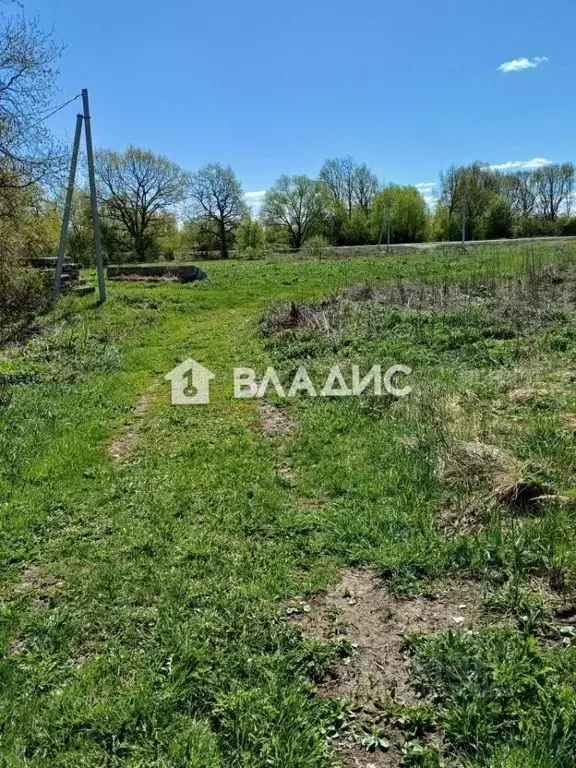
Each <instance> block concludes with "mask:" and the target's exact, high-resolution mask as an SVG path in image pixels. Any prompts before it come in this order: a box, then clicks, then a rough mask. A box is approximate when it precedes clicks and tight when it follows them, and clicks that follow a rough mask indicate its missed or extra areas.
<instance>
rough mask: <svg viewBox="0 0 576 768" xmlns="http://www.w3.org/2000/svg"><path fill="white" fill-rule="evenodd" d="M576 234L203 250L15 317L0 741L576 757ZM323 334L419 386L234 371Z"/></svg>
mask: <svg viewBox="0 0 576 768" xmlns="http://www.w3.org/2000/svg"><path fill="white" fill-rule="evenodd" d="M575 260H576V245H575V244H573V243H564V244H561V245H560V244H555V245H544V244H539V245H538V246H536V247H534V248H529V249H528V248H524V247H520V246H517V247H515V248H510V249H507V248H486V249H481V248H479V249H474V251H473V253H466V252H462V251H450V252H448V251H447V252H442V253H440V252H430V253H428V252H422V253H414V254H410V255H405V256H404V255H402V256H400V255H393V256H390V257H388V258H387V257H384V256H383V257H380V258H378V259H374V258H372V259H366V258H352V259H344V260H342V259H341V260H337V261H336V260H334V261H331V260H327V261H321V262H313V261H298V260H295V259H290V258H288V259H285V260H276V261H262V262H258V261H255V262H246V263H244V262H233V261H231V262H229V263H223V262H214V263H210V264H209V265H207V267H206V271H207V272H208V275H209V280H207V281H206V282H205V283H198V284H192V285H177V284H153V285H146V284H143V283H111V284H110V285H109V301H108V303H107V304H106V305H104V306H103V307H97V306H95V305H94V303H93V301H91V300H90V299H82V300H79V299H70V298H68V299H64V300H63V301H62V303H61V304H60V305H59V306H58V308H57V309H55V310H54V311H53V312H52V313H51V314H49V315H47V316H45V317H43V318H40V320H39V322H38V327H36V328H35V329H32V331H31V333H30V334H29V335H28V336H27V338H26V339H21V340H19V341H17V342H14V341H13V342H10V343H6V344H5V345H4V346H3V348H2V349H1V350H0V371H1V372H2V374H1V378H0V403H1V405H0V427H1V429H0V462H1V463H0V513H1V539H0V546H1V548H2V558H1V563H2V565H1V593H2V595H1V597H2V603H1V606H2V609H1V625H0V638H1V642H2V650H3V654H2V662H1V667H0V670H1V672H0V675H1V677H0V679H1V687H0V729H1V730H0V734H1V735H0V738H1V741H0V764H2V765H3V766H7V767H10V768H11V767H12V766H34V767H35V768H36V767H39V766H46V768H48V767H52V766H90V767H95V766H107V767H108V766H110V767H112V766H114V767H115V766H130V768H135V767H136V766H138V767H140V766H142V767H143V768H144V767H148V766H157V767H158V768H160V767H162V768H176V767H184V766H192V767H193V768H219V767H221V768H224V767H225V766H227V767H229V768H232V767H234V768H237V767H238V768H240V767H241V768H265V767H266V766H274V767H276V768H329V766H333V765H345V766H350V767H352V766H364V768H368V766H377V767H378V766H399V765H405V766H426V767H432V766H437V767H438V766H478V767H479V766H494V768H524V767H526V768H536V767H538V768H564V767H565V766H571V765H576V696H575V685H576V642H573V641H574V637H575V635H576V627H575V625H576V605H575V603H574V595H575V588H576V551H575V544H576V525H575V522H574V509H575V503H576V451H575V448H576V390H575V387H574V382H575V381H576V371H575V369H574V354H575V352H576V325H575V320H576V273H575V272H574V267H575ZM187 357H193V358H194V359H195V360H197V361H199V362H200V363H202V364H203V365H205V366H207V367H208V368H210V369H211V370H212V371H213V372H214V373H215V374H216V379H215V381H214V382H213V387H212V400H211V403H210V404H209V405H205V406H190V407H183V406H180V407H178V406H172V405H171V404H170V392H169V384H168V382H166V381H164V375H165V374H166V373H167V372H168V371H169V370H170V369H172V368H173V367H174V366H175V365H177V364H179V363H180V362H181V361H182V360H184V359H185V358H187ZM335 362H338V363H340V364H341V365H342V369H343V370H349V367H350V366H351V365H352V364H358V365H360V366H361V368H362V369H363V370H364V369H365V370H367V369H368V368H369V367H371V366H372V365H374V364H377V363H378V364H382V366H383V367H387V366H388V365H390V364H393V363H401V364H404V365H407V366H409V367H410V368H411V369H412V374H411V376H410V382H409V383H410V384H411V385H412V387H413V392H412V393H411V394H410V395H409V396H408V397H406V398H402V399H395V398H393V397H390V396H384V397H377V396H375V395H372V396H369V395H367V396H361V397H346V398H316V399H311V398H307V397H305V396H300V397H296V398H293V399H291V400H290V401H289V402H288V403H287V404H284V403H282V404H281V403H279V401H278V398H277V397H276V396H272V395H270V396H267V398H266V402H267V404H268V405H267V407H266V408H264V409H263V408H262V407H261V405H262V404H261V403H260V402H257V401H255V400H238V399H234V398H233V396H232V381H231V369H232V368H233V367H234V366H249V367H252V368H254V369H257V370H258V371H259V372H261V373H263V372H264V370H265V369H266V367H267V366H269V365H273V366H274V367H275V368H276V370H277V371H278V372H279V375H280V376H281V377H282V379H283V380H284V381H287V382H289V381H290V380H291V378H292V376H293V375H294V372H295V371H296V369H297V368H298V366H299V365H300V364H302V363H304V364H306V365H307V367H308V370H309V371H310V372H311V373H312V374H313V375H318V377H319V379H320V380H322V377H323V375H324V374H325V372H326V370H327V369H328V368H329V367H330V365H332V364H333V363H335ZM432 618H433V620H432ZM399 627H402V631H400V629H399ZM374 648H376V649H380V650H378V652H377V653H375V652H374ZM386 649H388V651H386ZM380 651H382V654H384V655H383V656H381V657H378V654H379V653H380ZM388 652H389V656H386V653H388ZM394 665H395V666H394Z"/></svg>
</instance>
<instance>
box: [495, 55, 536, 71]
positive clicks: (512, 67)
mask: <svg viewBox="0 0 576 768" xmlns="http://www.w3.org/2000/svg"><path fill="white" fill-rule="evenodd" d="M547 61H548V56H534V58H532V59H527V58H526V57H524V56H523V57H522V58H520V59H512V61H504V62H503V63H502V64H500V66H499V67H498V71H499V72H520V71H521V70H522V69H536V67H539V66H540V64H545V63H546V62H547Z"/></svg>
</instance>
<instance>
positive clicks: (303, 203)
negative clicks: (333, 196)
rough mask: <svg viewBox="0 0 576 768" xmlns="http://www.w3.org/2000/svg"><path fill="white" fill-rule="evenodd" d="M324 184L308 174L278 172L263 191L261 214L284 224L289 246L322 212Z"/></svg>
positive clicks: (305, 234) (303, 235)
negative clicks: (264, 192)
mask: <svg viewBox="0 0 576 768" xmlns="http://www.w3.org/2000/svg"><path fill="white" fill-rule="evenodd" d="M327 203H328V201H327V194H326V187H325V186H324V184H323V183H322V182H320V181H316V180H315V179H310V178H308V176H281V177H280V178H279V179H278V181H277V182H276V183H275V184H274V185H273V186H272V187H271V188H270V189H269V190H268V191H267V192H266V196H265V198H264V204H263V206H262V217H263V219H264V221H266V222H269V223H270V224H271V225H278V226H281V227H282V228H284V229H285V230H286V231H287V233H288V236H289V239H290V245H291V247H292V248H300V247H301V246H302V244H303V243H304V242H305V240H306V239H307V238H308V237H309V236H310V235H311V234H312V233H313V230H314V227H315V226H317V225H318V224H319V223H320V222H321V221H322V219H323V218H324V216H325V213H326V208H327Z"/></svg>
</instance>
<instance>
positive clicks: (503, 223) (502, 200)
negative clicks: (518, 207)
mask: <svg viewBox="0 0 576 768" xmlns="http://www.w3.org/2000/svg"><path fill="white" fill-rule="evenodd" d="M513 231H514V214H513V212H512V206H511V204H510V201H509V200H508V199H507V198H506V197H504V195H497V196H495V197H494V198H493V200H492V202H491V203H490V205H489V206H488V210H487V211H486V217H485V223H484V236H485V237H486V238H487V239H498V238H504V237H512V235H513Z"/></svg>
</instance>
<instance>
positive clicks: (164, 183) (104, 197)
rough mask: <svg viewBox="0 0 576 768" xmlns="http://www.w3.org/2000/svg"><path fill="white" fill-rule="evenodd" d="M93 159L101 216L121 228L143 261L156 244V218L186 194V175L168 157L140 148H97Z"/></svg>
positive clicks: (179, 201)
mask: <svg viewBox="0 0 576 768" xmlns="http://www.w3.org/2000/svg"><path fill="white" fill-rule="evenodd" d="M95 159H96V163H95V166H96V179H97V183H98V195H99V202H100V207H101V211H102V216H103V218H104V219H109V220H110V221H112V222H115V223H116V224H118V225H119V226H120V227H121V228H122V229H124V231H125V232H126V234H127V235H128V237H129V238H130V241H131V245H132V247H133V249H134V254H135V256H136V259H138V260H139V261H142V260H144V259H146V258H148V257H149V256H151V255H152V254H153V252H154V250H155V247H156V246H155V244H154V231H153V229H154V228H153V226H152V227H151V225H152V224H153V222H154V221H155V219H157V217H158V216H160V215H161V214H163V213H164V212H166V211H174V209H175V208H176V207H177V206H178V205H179V204H180V203H182V201H183V200H184V198H185V197H186V193H187V188H188V179H189V177H188V174H187V173H185V172H184V171H183V170H182V169H181V168H180V166H178V165H177V164H176V163H173V162H171V161H170V160H168V158H166V157H163V156H162V155H155V154H154V153H153V152H150V151H149V150H145V149H140V148H139V147H129V148H128V149H127V150H126V151H125V152H113V151H111V150H100V151H98V152H97V153H96V158H95Z"/></svg>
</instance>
